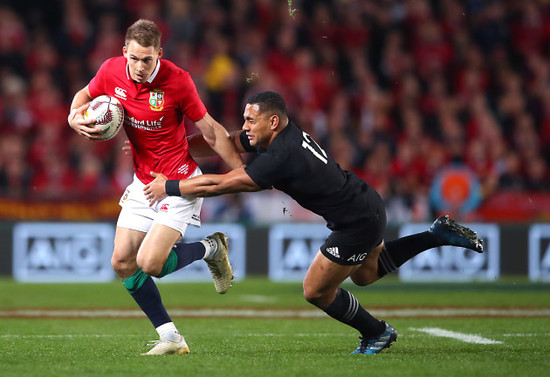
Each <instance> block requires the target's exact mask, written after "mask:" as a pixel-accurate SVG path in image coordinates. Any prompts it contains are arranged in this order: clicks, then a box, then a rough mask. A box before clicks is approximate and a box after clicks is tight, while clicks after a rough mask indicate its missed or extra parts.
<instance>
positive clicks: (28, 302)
mask: <svg viewBox="0 0 550 377" xmlns="http://www.w3.org/2000/svg"><path fill="white" fill-rule="evenodd" d="M347 288H350V289H351V290H352V291H353V292H354V293H355V294H356V296H357V297H358V298H359V300H360V301H361V302H362V304H363V305H364V306H366V307H367V308H369V307H373V308H382V307H384V308H394V309H395V308H400V307H428V306H429V307H457V308H460V307H462V306H464V307H468V308H491V307H498V308H517V307H522V308H545V309H549V308H550V285H549V284H529V283H527V282H525V281H520V280H519V279H512V280H509V281H499V282H495V283H491V284H487V283H477V284H436V285H433V284H402V283H399V282H397V281H396V280H392V279H389V280H388V281H387V282H381V284H376V285H373V286H372V287H366V288H357V287H352V286H351V285H348V286H347ZM160 290H161V293H162V294H163V299H164V302H165V304H166V306H167V307H168V311H169V312H170V310H174V309H176V308H180V309H186V308H235V309H238V308H258V309H284V308H295V309H312V308H313V307H311V306H310V305H309V304H307V303H306V302H305V301H304V300H303V298H302V297H301V285H300V284H296V283H287V284H275V283H270V282H268V281H267V280H266V279H259V278H257V279H246V280H244V281H242V282H239V283H236V284H235V286H234V287H233V288H232V289H231V290H230V291H229V293H228V294H226V295H217V294H216V293H215V292H214V289H213V287H212V285H211V284H206V283H205V284H162V285H160ZM18 308H25V309H32V308H36V309H39V308H52V309H54V308H62V309H73V308H80V309H85V308H87V309H98V308H104V309H105V308H119V309H132V310H135V309H136V306H135V304H134V303H133V301H132V300H131V299H130V297H129V296H128V295H127V294H126V293H125V291H124V289H123V288H122V287H121V285H120V283H113V284H72V285H70V284H50V285H47V284H44V285H43V284H17V283H14V282H13V281H11V280H0V313H1V312H3V311H5V310H8V309H18ZM384 319H386V320H388V322H390V323H391V324H392V325H393V326H394V327H395V328H396V329H397V330H398V333H399V338H398V342H397V343H395V345H394V346H393V347H392V348H390V349H389V350H386V351H384V352H383V353H381V354H379V355H374V356H357V355H350V352H351V351H352V350H353V349H354V348H355V347H356V346H357V342H358V339H357V336H358V334H357V333H356V332H355V331H354V330H353V329H351V328H349V327H347V326H345V325H342V324H340V323H338V322H336V321H334V320H331V319H329V318H320V319H311V318H310V319H261V318H247V319H242V318H174V321H175V323H176V325H177V326H178V328H179V329H180V331H181V332H182V333H183V334H184V335H185V338H186V340H187V342H188V344H189V346H190V348H191V353H190V354H188V355H182V356H160V357H144V356H140V353H141V352H144V351H145V350H146V349H145V348H143V344H144V343H145V342H146V341H147V340H150V339H155V338H156V333H155V331H154V329H153V328H152V326H151V325H150V323H149V322H148V320H147V319H145V318H143V319H139V318H138V319H117V318H90V319H43V318H37V319H28V318H2V317H0V376H2V377H11V376H18V377H19V376H25V377H32V376H40V377H46V376H94V377H95V376H102V377H110V376H113V377H115V376H116V377H118V376H132V377H135V376H156V375H158V376H163V377H170V376H184V377H187V376H209V377H216V376H223V377H244V376H261V377H267V376H281V377H282V376H285V377H286V376H330V377H338V376H358V375H375V376H377V377H380V376H392V377H394V376H438V377H440V376H450V377H451V376H457V377H458V376H460V377H464V376H468V377H469V376H483V377H491V376H507V377H515V376H518V377H519V376H545V375H548V370H550V369H549V368H550V341H549V339H550V318H549V317H544V318H486V317H474V318H456V317H454V318H451V317H450V318H445V317H426V318H404V317H395V318H391V317H390V318H384ZM422 327H437V328H441V329H445V330H450V331H456V332H461V333H467V334H476V335H479V336H482V337H485V338H489V339H492V340H496V341H500V342H502V343H501V344H474V343H466V342H462V341H459V340H456V339H450V338H442V337H434V336H429V335H426V334H424V333H422V332H419V331H417V330H415V329H417V328H422Z"/></svg>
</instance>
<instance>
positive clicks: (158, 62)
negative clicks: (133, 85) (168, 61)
mask: <svg viewBox="0 0 550 377" xmlns="http://www.w3.org/2000/svg"><path fill="white" fill-rule="evenodd" d="M159 70H160V59H159V60H157V66H156V67H155V70H154V71H153V73H152V74H151V76H150V77H149V78H148V79H147V82H148V83H149V84H150V83H152V82H153V80H154V79H155V77H157V74H158V73H159Z"/></svg>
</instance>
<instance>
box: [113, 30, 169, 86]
mask: <svg viewBox="0 0 550 377" xmlns="http://www.w3.org/2000/svg"><path fill="white" fill-rule="evenodd" d="M122 52H123V53H124V57H125V58H126V60H127V61H128V70H129V73H130V77H131V78H132V80H134V81H135V82H138V83H140V84H143V83H144V82H146V81H147V80H148V79H149V77H151V74H152V73H153V71H154V70H155V68H156V66H157V62H158V60H159V59H160V57H161V56H162V48H159V49H158V50H157V49H156V48H155V47H153V46H149V47H143V46H141V45H140V44H139V43H137V42H136V41H134V40H131V41H130V42H129V43H128V45H126V46H124V47H123V48H122Z"/></svg>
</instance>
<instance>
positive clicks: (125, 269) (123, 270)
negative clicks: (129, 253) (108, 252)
mask: <svg viewBox="0 0 550 377" xmlns="http://www.w3.org/2000/svg"><path fill="white" fill-rule="evenodd" d="M111 267H112V268H113V270H114V271H115V272H116V273H117V275H118V276H120V277H121V278H123V279H124V278H126V277H128V276H129V275H131V274H132V273H134V272H135V262H134V263H131V262H130V261H128V260H126V259H124V258H120V257H118V256H117V254H116V253H113V256H112V257H111Z"/></svg>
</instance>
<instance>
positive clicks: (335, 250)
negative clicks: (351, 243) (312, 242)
mask: <svg viewBox="0 0 550 377" xmlns="http://www.w3.org/2000/svg"><path fill="white" fill-rule="evenodd" d="M327 253H329V254H331V255H333V256H335V257H336V258H340V253H339V252H338V248H337V247H327Z"/></svg>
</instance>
